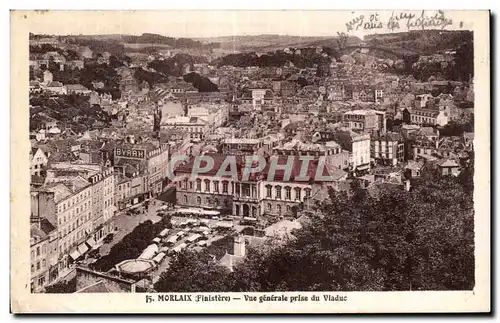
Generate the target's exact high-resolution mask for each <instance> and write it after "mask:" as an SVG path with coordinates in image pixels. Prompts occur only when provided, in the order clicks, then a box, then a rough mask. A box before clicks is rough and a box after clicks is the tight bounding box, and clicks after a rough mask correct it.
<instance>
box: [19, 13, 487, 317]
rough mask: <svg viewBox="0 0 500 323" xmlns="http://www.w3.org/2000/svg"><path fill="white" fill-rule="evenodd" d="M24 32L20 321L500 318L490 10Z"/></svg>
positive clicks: (184, 18) (25, 16)
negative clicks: (493, 257)
mask: <svg viewBox="0 0 500 323" xmlns="http://www.w3.org/2000/svg"><path fill="white" fill-rule="evenodd" d="M11 18H12V24H13V25H14V24H17V26H19V28H18V29H17V31H16V32H17V33H20V32H21V31H22V32H26V34H25V35H19V36H18V37H19V38H23V39H24V40H22V39H19V40H12V41H11V42H12V44H13V45H12V46H13V47H12V51H13V55H15V54H14V50H16V51H18V52H17V53H19V55H18V57H17V58H15V64H16V66H18V67H19V69H17V72H12V73H13V75H14V76H13V78H15V80H14V79H13V80H12V82H15V83H16V85H15V86H14V85H13V90H12V91H13V94H14V91H15V95H16V96H18V97H20V98H21V97H22V99H20V100H19V102H18V103H15V104H17V106H16V107H14V106H13V107H11V109H12V110H14V109H16V112H15V113H14V112H12V113H13V119H12V129H11V136H12V139H11V142H12V146H13V148H12V149H13V151H12V155H11V159H12V160H13V167H17V171H16V170H15V169H14V168H13V170H12V172H13V175H12V176H13V180H12V184H11V185H12V187H11V189H12V190H13V193H12V194H14V190H18V193H19V194H18V195H16V196H17V200H16V203H18V204H17V205H18V206H19V208H15V205H14V204H13V212H15V213H12V214H11V217H12V218H14V217H15V218H16V219H15V220H14V219H12V226H11V232H12V233H11V245H12V246H11V250H14V248H19V249H16V251H15V252H12V254H11V257H12V263H11V270H12V272H13V273H14V270H15V268H22V270H19V272H17V269H16V274H15V275H20V276H18V278H19V279H20V280H19V283H16V281H14V280H13V281H12V292H14V291H13V290H14V289H19V291H18V292H16V294H17V296H18V298H17V300H18V302H19V303H18V302H17V301H15V302H13V304H12V306H13V307H14V308H17V309H18V311H20V312H23V311H30V310H29V309H28V308H29V306H28V304H26V305H25V306H22V305H20V304H21V303H22V302H23V300H22V297H33V306H34V307H33V308H37V309H38V310H40V309H41V308H42V304H43V305H44V306H43V308H44V310H45V311H50V312H51V311H65V310H68V308H69V307H68V306H71V305H66V307H60V308H59V310H57V308H56V307H57V306H58V305H55V304H47V303H46V302H47V300H48V299H49V297H52V296H54V297H63V298H58V299H61V300H63V299H65V300H68V302H69V300H70V299H73V297H74V299H75V300H76V299H80V298H79V297H85V296H82V295H81V294H89V293H90V294H98V297H99V299H100V300H106V299H107V298H106V297H116V299H117V301H115V303H114V304H115V306H116V304H118V306H120V301H119V299H121V298H123V297H128V296H125V295H124V294H123V293H130V294H134V295H136V296H134V297H136V298H134V300H132V299H130V301H129V302H130V303H131V304H132V305H130V306H131V307H130V310H132V309H134V310H136V309H137V308H139V307H141V308H147V306H148V304H151V306H152V307H153V306H155V311H156V310H159V311H161V310H162V309H163V310H167V309H166V308H167V307H172V306H174V305H175V306H178V305H180V304H181V303H182V304H184V305H182V306H184V309H181V310H179V311H180V312H189V307H190V306H193V307H196V306H198V305H200V304H204V306H205V308H204V310H205V311H210V304H211V303H212V302H215V303H217V304H218V305H217V306H221V307H224V306H225V307H226V311H229V312H231V311H233V308H232V307H235V306H240V305H242V306H245V307H246V308H247V310H248V311H256V312H262V311H266V307H268V306H273V308H274V310H276V309H278V308H280V307H283V308H284V310H285V311H288V312H291V311H292V309H293V307H295V306H303V307H301V309H303V310H304V312H309V310H307V309H306V308H307V307H309V308H310V309H311V311H312V310H313V309H315V310H314V311H319V312H324V311H325V310H327V309H323V310H320V309H319V307H320V306H322V307H328V306H329V307H330V309H329V310H330V311H331V310H332V309H331V307H332V306H334V307H337V308H338V309H337V310H339V311H342V310H340V309H341V308H342V306H346V310H345V311H346V312H350V311H352V310H347V307H349V308H358V310H357V311H364V310H363V306H362V305H361V304H360V303H361V300H360V299H361V298H360V297H363V296H362V295H363V293H361V292H366V295H370V298H372V297H386V296H387V297H389V296H390V295H391V294H392V292H400V293H401V294H399V293H396V294H395V295H404V296H406V295H412V294H413V295H415V297H416V298H414V299H418V298H422V295H427V292H428V293H429V295H433V296H432V297H433V298H429V300H431V299H434V300H439V299H442V297H445V295H454V296H453V297H455V298H456V299H457V303H456V304H459V302H462V303H463V302H467V300H469V302H470V303H469V304H470V306H471V308H469V307H464V308H463V309H462V310H464V311H473V310H474V309H476V310H477V311H489V306H490V305H489V304H490V303H489V302H490V300H489V284H490V268H489V243H490V242H489V232H490V227H489V218H490V210H489V194H490V191H489V181H490V179H489V176H490V175H489V159H490V151H489V149H490V147H489V122H490V121H489V100H490V98H489V73H490V72H489V40H488V37H489V22H488V21H489V12H488V11H468V12H467V11H441V10H433V11H432V10H429V11H428V10H413V11H402V10H381V11H359V12H357V11H333V10H330V11H328V10H324V11H306V10H302V11H300V10H296V11H293V10H284V11H191V12H189V11H168V12H167V11H142V12H141V11H102V12H100V11H11ZM74 21H80V22H81V23H77V24H74V23H73V22H74ZM84 21H94V23H90V24H89V25H87V24H84ZM214 22H217V23H214ZM12 32H14V31H12ZM16 44H17V45H16ZM478 53H479V54H478ZM478 55H482V56H481V57H478ZM13 64H14V59H13ZM19 71H22V72H19ZM480 91H481V92H480ZM478 100H481V101H478ZM477 102H480V103H477ZM13 104H14V103H13ZM14 119H16V120H20V121H18V122H17V123H16V121H15V120H14ZM21 119H23V120H22V121H21ZM479 122H481V123H479ZM14 133H18V134H20V135H19V136H16V137H14ZM28 136H29V138H28ZM478 138H480V139H479V140H478ZM14 150H17V151H14ZM15 156H19V157H15ZM15 158H18V159H15ZM21 159H22V161H21ZM14 160H15V162H14ZM478 163H479V164H478ZM14 164H17V165H14ZM28 167H29V168H28ZM478 169H479V171H478ZM14 173H15V175H14ZM16 176H17V177H16ZM16 178H17V180H16ZM21 183H22V184H21ZM14 186H15V187H14ZM28 190H29V195H28ZM478 199H480V200H478ZM478 228H479V229H478ZM478 235H479V236H478ZM478 239H481V240H478ZM28 243H29V244H28ZM15 246H20V247H15ZM483 246H484V248H483ZM28 247H29V249H28ZM478 247H479V248H478ZM479 249H482V251H481V252H480V253H479V251H478V250H479ZM25 251H26V252H25ZM28 252H29V255H28ZM16 265H19V267H15V266H16ZM28 267H29V268H28ZM21 277H22V278H21ZM25 277H26V279H27V281H26V285H25V286H22V285H24V280H25ZM13 279H15V278H14V277H13ZM17 285H18V286H17ZM21 289H23V292H22V295H26V296H21V291H20V290H21ZM24 289H26V290H25V291H24ZM378 292H390V293H378ZM422 292H426V293H423V294H422ZM116 293H121V294H119V295H122V296H117V295H116ZM440 293H444V294H440ZM446 293H450V294H446ZM56 295H59V296H56ZM377 295H381V296H377ZM440 295H443V296H440ZM12 297H14V295H13V296H12ZM92 297H96V295H92ZM366 297H367V296H365V298H364V302H368V299H367V298H366ZM394 297H395V298H393V299H396V300H397V299H398V298H399V297H396V296H394ZM408 297H413V296H408ZM424 297H425V296H424ZM356 298H358V299H359V303H358V301H356V303H354V302H355V299H356ZM477 298H479V299H477ZM30 299H31V298H30ZM85 299H87V300H90V299H91V298H85ZM35 300H36V302H35ZM44 300H45V301H44ZM400 301H403V298H400ZM104 302H106V301H104ZM134 302H135V303H139V304H136V305H133V303H134ZM35 303H37V304H38V305H36V306H35V305H34V304H35ZM82 303H83V302H82ZM96 303H98V302H96ZM462 303H460V304H462ZM110 304H111V303H110ZM299 304H300V305H299ZM474 304H475V305H474ZM478 304H483V305H484V306H483V307H480V308H478ZM407 305H408V304H407ZM442 305H443V308H442V310H445V309H446V307H445V306H444V304H442ZM89 306H93V307H92V308H93V309H94V310H96V309H97V308H99V309H103V308H104V307H98V306H104V305H102V304H101V305H99V304H93V305H89ZM136 306H137V307H136ZM384 306H386V308H387V306H389V304H385V305H384ZM432 306H435V307H430V311H440V309H439V308H438V306H439V304H435V305H432ZM473 306H476V308H472V307H473ZM124 307H125V303H123V307H121V308H118V311H120V310H121V311H125V310H126V309H125V308H124ZM76 308H78V305H76V303H75V305H74V308H73V309H71V311H75V310H76ZM82 308H83V307H82ZM269 308H271V307H269ZM360 308H361V309H360ZM403 308H409V307H408V306H404V307H401V310H402V309H403ZM452 308H453V309H455V310H457V311H461V309H460V307H458V308H457V307H452ZM108 310H109V307H108ZM170 310H172V309H170ZM170 310H169V311H170ZM214 310H216V311H218V310H217V309H215V308H214ZM334 310H335V309H334ZM422 310H424V309H422ZM277 311H278V312H279V310H277ZM366 311H368V312H370V311H374V312H375V311H376V310H373V306H369V307H367V309H366Z"/></svg>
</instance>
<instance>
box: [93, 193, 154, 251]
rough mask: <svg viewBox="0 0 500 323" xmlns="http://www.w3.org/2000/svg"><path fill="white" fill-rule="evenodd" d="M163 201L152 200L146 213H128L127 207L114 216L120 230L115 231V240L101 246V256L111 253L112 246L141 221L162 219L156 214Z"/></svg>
mask: <svg viewBox="0 0 500 323" xmlns="http://www.w3.org/2000/svg"><path fill="white" fill-rule="evenodd" d="M160 206H161V202H160V201H157V200H151V203H149V210H148V212H145V213H140V214H137V215H128V214H126V211H127V209H125V210H123V211H122V212H120V214H118V215H116V216H115V217H114V226H115V227H117V228H118V231H116V232H115V234H114V236H113V240H112V241H111V242H109V243H105V244H103V245H102V246H101V247H100V248H99V253H100V254H101V256H105V255H107V254H108V253H109V251H110V250H111V248H112V247H113V246H114V245H115V244H117V243H118V242H120V241H121V240H122V239H123V237H125V236H126V235H127V234H129V233H130V232H132V231H133V230H134V228H135V227H136V226H138V225H139V223H141V222H144V221H146V220H151V221H152V222H153V223H156V222H158V221H160V220H161V217H159V216H157V215H156V212H157V210H158V209H159V208H160Z"/></svg>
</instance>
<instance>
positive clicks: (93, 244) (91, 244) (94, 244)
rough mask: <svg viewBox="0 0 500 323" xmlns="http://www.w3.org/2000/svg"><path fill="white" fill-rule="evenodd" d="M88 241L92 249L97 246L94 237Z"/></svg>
mask: <svg viewBox="0 0 500 323" xmlns="http://www.w3.org/2000/svg"><path fill="white" fill-rule="evenodd" d="M86 242H87V244H88V245H89V246H90V248H92V249H93V248H95V246H96V242H95V240H94V238H90V239H88V240H87V241H86Z"/></svg>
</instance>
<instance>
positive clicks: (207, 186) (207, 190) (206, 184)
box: [204, 179, 210, 192]
mask: <svg viewBox="0 0 500 323" xmlns="http://www.w3.org/2000/svg"><path fill="white" fill-rule="evenodd" d="M204 183H205V192H210V180H208V179H206V180H204Z"/></svg>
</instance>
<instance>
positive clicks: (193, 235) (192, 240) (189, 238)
mask: <svg viewBox="0 0 500 323" xmlns="http://www.w3.org/2000/svg"><path fill="white" fill-rule="evenodd" d="M199 238H201V235H199V234H197V233H195V234H192V235H190V236H189V237H188V238H187V239H186V240H187V241H189V242H194V241H196V240H197V239H199Z"/></svg>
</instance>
